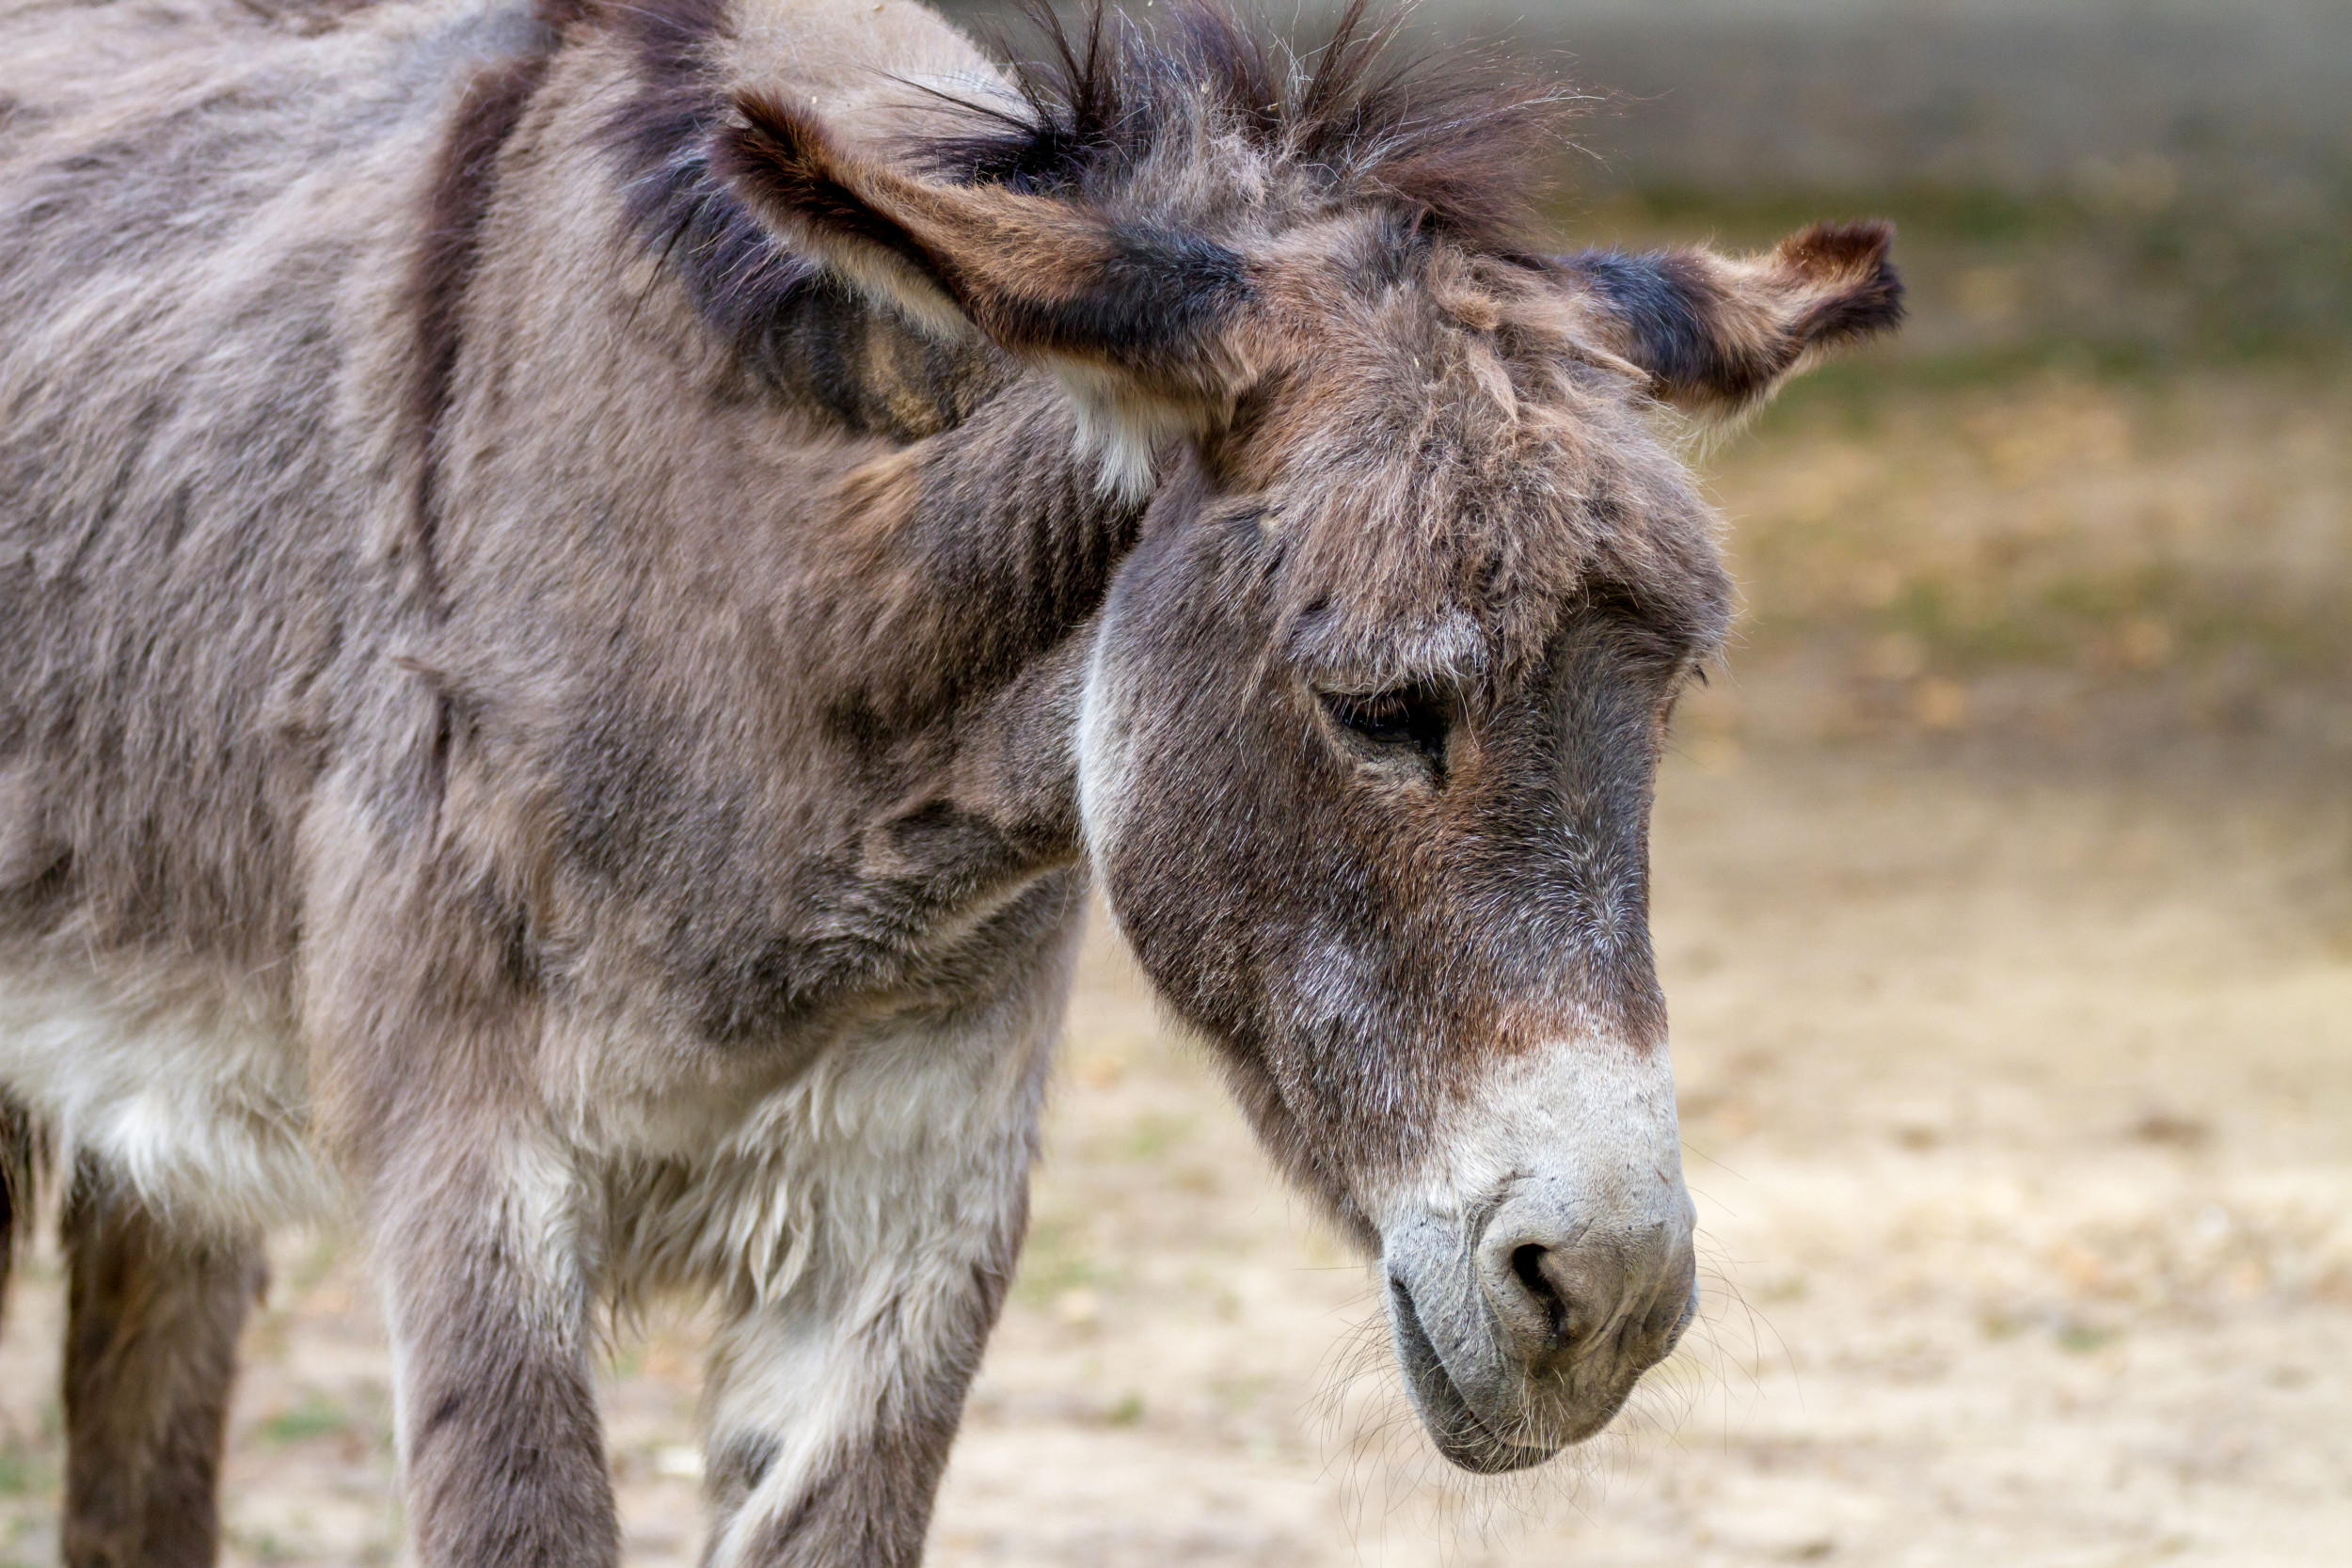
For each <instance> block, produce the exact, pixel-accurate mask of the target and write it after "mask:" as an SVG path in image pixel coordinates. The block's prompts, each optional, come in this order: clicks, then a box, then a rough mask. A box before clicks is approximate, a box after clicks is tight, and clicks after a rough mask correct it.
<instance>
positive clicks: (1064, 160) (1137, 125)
mask: <svg viewBox="0 0 2352 1568" xmlns="http://www.w3.org/2000/svg"><path fill="white" fill-rule="evenodd" d="M1024 9H1025V15H1026V18H1027V24H1028V30H1029V31H1030V33H1031V34H1032V35H1033V36H1034V39H1035V40H1036V42H1037V43H1038V44H1039V45H1041V53H1039V55H1038V57H1035V58H1025V57H1023V52H1022V51H1021V50H1020V48H1019V47H1018V46H1017V45H1016V46H1008V45H1007V44H1005V43H1004V42H1003V41H1002V40H998V41H997V53H999V54H1000V55H1006V56H1008V57H1009V62H1010V63H1009V64H1008V65H1007V67H1006V71H1007V74H1008V76H1009V80H1010V82H1011V84H1012V87H1013V89H1014V92H1015V93H1016V94H1017V97H1018V102H1017V103H1012V104H1007V103H1003V102H1001V101H1000V102H993V103H992V102H986V101H982V100H979V99H975V98H966V97H962V96H958V95H950V94H946V93H942V92H937V91H934V90H932V89H928V88H922V87H912V86H911V87H909V94H910V97H911V98H914V97H919V96H921V95H923V94H925V93H927V92H928V93H930V97H931V98H932V99H934V100H936V101H937V103H938V107H939V108H940V110H941V128H940V130H939V131H938V132H937V133H936V134H933V135H922V136H917V137H914V138H912V139H911V140H909V141H908V142H907V143H905V144H904V145H903V146H902V147H901V149H900V152H901V155H902V156H904V157H905V158H906V160H907V161H908V163H909V164H910V165H912V166H914V167H917V168H919V169H922V170H923V171H925V172H926V173H928V174H929V175H930V176H931V177H932V178H935V179H941V180H946V181H952V182H961V183H1002V184H1006V185H1009V186H1011V187H1013V188H1015V189H1019V190H1022V191H1025V192H1030V193H1036V194H1048V195H1064V196H1070V197H1073V198H1080V197H1082V198H1089V199H1095V200H1105V201H1115V200H1117V199H1118V198H1119V197H1120V195H1121V194H1122V192H1123V191H1124V188H1125V187H1126V185H1127V183H1128V182H1129V180H1130V179H1131V177H1133V176H1134V175H1135V174H1136V172H1137V170H1138V169H1139V168H1140V167H1141V166H1143V165H1144V164H1145V163H1146V162H1147V161H1148V160H1149V159H1150V158H1151V157H1152V153H1153V152H1154V151H1155V150H1160V149H1163V148H1165V147H1168V146H1169V145H1170V144H1171V143H1174V144H1179V145H1181V143H1182V142H1183V140H1184V139H1185V138H1197V137H1198V136H1199V135H1200V133H1201V132H1202V131H1203V130H1213V131H1214V132H1216V133H1218V134H1221V135H1228V136H1230V135H1236V134H1237V135H1239V136H1240V137H1241V138H1242V143H1243V145H1244V146H1245V147H1246V149H1247V150H1248V151H1249V152H1250V153H1251V154H1252V155H1254V157H1255V158H1256V159H1257V160H1259V161H1260V162H1261V163H1262V165H1263V167H1265V168H1266V169H1268V170H1269V171H1271V172H1274V173H1276V174H1277V175H1279V176H1282V177H1285V178H1287V180H1288V181H1289V182H1292V184H1293V185H1294V187H1295V188H1300V189H1302V190H1303V192H1304V194H1305V196H1306V198H1307V199H1309V200H1310V201H1311V202H1313V203H1314V204H1315V205H1317V206H1323V207H1328V206H1330V205H1333V204H1359V205H1363V206H1370V207H1378V208H1385V209H1388V210H1391V211H1393V212H1395V213H1397V214H1399V215H1401V216H1403V217H1404V218H1406V220H1407V221H1408V222H1409V223H1410V224H1413V225H1417V226H1421V227H1424V228H1426V229H1428V230H1435V231H1438V232H1442V233H1443V234H1445V235H1446V236H1447V237H1448V238H1449V239H1451V240H1452V241H1453V242H1454V244H1456V245H1461V246H1463V247H1465V248H1468V249H1471V250H1480V251H1486V252H1490V253H1495V254H1502V255H1512V256H1518V255H1519V254H1521V253H1522V252H1523V250H1524V248H1525V245H1526V243H1527V236H1528V235H1529V232H1530V230H1532V228H1533V219H1534V214H1535V211H1536V209H1537V207H1538V206H1539V204H1540V200H1541V198H1542V196H1543V194H1544V193H1545V191H1546V190H1547V189H1548V188H1549V185H1550V184H1551V182H1552V181H1553V179H1554V178H1555V177H1556V175H1557V172H1558V169H1559V166H1560V164H1561V160H1560V158H1559V151H1560V148H1561V133H1562V130H1563V127H1564V125H1565V121H1566V119H1568V118H1569V117H1570V116H1571V115H1572V114H1573V113H1574V112H1575V111H1576V109H1577V107H1578V106H1579V103H1580V102H1581V101H1580V99H1579V98H1578V96H1577V95H1575V94H1573V93H1571V92H1569V91H1567V90H1566V89H1565V87H1562V86H1561V85H1560V84H1558V83H1556V82H1552V81H1548V80H1546V79H1544V78H1543V77H1541V76H1540V75H1536V74H1532V73H1530V72H1529V71H1526V70H1525V69H1524V68H1522V67H1519V66H1517V65H1515V64H1513V63H1511V62H1506V61H1503V60H1501V59H1498V58H1496V57H1493V56H1490V55H1486V54H1484V53H1481V52H1478V51H1472V50H1456V51H1415V50H1412V49H1408V48H1406V47H1405V46H1404V45H1403V44H1402V43H1401V42H1400V38H1399V35H1400V33H1401V31H1402V29H1403V25H1404V21H1405V17H1406V11H1405V10H1404V9H1402V8H1399V9H1394V10H1389V11H1383V12H1379V13H1375V11H1374V10H1373V9H1372V0H1351V3H1350V4H1349V5H1348V6H1347V8H1345V9H1344V10H1343V12H1342V13H1341V14H1340V15H1339V17H1338V19H1337V20H1336V22H1335V23H1334V24H1333V25H1332V27H1331V29H1330V31H1329V32H1328V34H1327V37H1326V39H1325V40H1324V42H1323V43H1322V45H1321V46H1320V47H1318V48H1312V49H1300V48H1297V47H1295V46H1293V45H1291V44H1289V43H1286V42H1284V41H1282V40H1278V39H1276V38H1274V37H1273V36H1272V35H1270V34H1269V33H1268V32H1267V31H1265V30H1264V29H1263V27H1261V26H1259V25H1258V24H1254V23H1252V22H1249V21H1246V20H1244V19H1243V18H1242V17H1241V16H1239V15H1238V14H1236V12H1235V11H1234V10H1233V9H1232V8H1230V7H1229V6H1228V5H1227V4H1225V0H1178V3H1177V4H1176V5H1174V6H1173V7H1171V8H1169V15H1168V20H1167V21H1166V22H1164V23H1161V24H1158V25H1152V26H1147V25H1145V24H1139V23H1137V22H1136V21H1135V20H1134V19H1133V18H1132V17H1130V16H1129V15H1128V14H1126V13H1125V12H1123V11H1120V10H1116V9H1113V8H1111V7H1110V6H1109V5H1108V4H1107V3H1106V0H1089V4H1088V5H1087V7H1086V8H1085V9H1084V10H1083V11H1081V12H1080V13H1079V15H1078V18H1077V20H1076V21H1075V22H1074V23H1065V22H1064V21H1063V20H1062V19H1061V17H1060V16H1058V15H1057V13H1056V12H1054V11H1053V10H1052V9H1051V8H1049V7H1047V6H1046V5H1044V4H1042V3H1041V0H1028V3H1027V4H1026V5H1025V8H1024ZM725 13H726V0H648V3H642V4H639V5H635V6H630V7H627V8H620V7H615V8H612V11H611V12H609V13H608V14H610V15H611V16H612V24H613V25H614V26H615V27H616V28H617V29H619V30H620V31H621V32H622V33H623V34H624V35H625V36H627V37H628V40H629V42H630V45H631V48H632V52H633V53H634V55H635V56H636V61H637V67H638V84H637V90H636V91H635V92H634V93H633V94H632V95H631V96H630V97H629V98H628V100H627V101H626V102H625V103H623V104H622V105H621V106H620V107H619V108H618V109H617V110H616V112H615V113H614V115H613V116H612V120H611V122H610V133H611V135H612V142H613V145H614V147H615V150H616V151H617V152H618V154H619V157H620V161H621V164H622V172H623V177H624V180H625V182H626V187H627V192H628V197H627V212H628V221H629V224H630V226H631V228H632V229H633V230H635V231H636V232H637V233H638V234H639V235H640V236H641V237H642V238H643V239H644V242H645V243H646V244H647V245H649V246H650V247H651V248H652V249H653V250H654V251H655V252H656V253H657V254H658V255H660V257H662V258H663V259H664V261H665V263H666V264H667V265H669V266H670V267H671V268H672V269H673V270H674V271H675V272H676V273H677V274H678V275H679V276H680V277H681V278H682V280H683V282H684V283H685V286H686V288H687V290H688V293H689V294H690V295H691V297H692V299H693V301H694V303H695V305H696V307H697V308H698V309H700V310H701V311H702V312H703V314H704V316H705V318H706V319H707V320H708V321H709V322H710V324H711V325H713V326H714V327H715V328H716V329H718V330H719V331H720V332H721V333H722V334H723V335H724V336H726V337H728V338H730V339H732V340H734V341H736V342H738V343H739V344H740V345H743V346H745V347H749V346H751V345H753V344H755V342H756V341H758V340H759V339H760V338H761V336H762V335H763V334H764V333H765V331H766V330H767V329H768V327H769V325H771V323H773V322H774V321H775V319H776V318H777V317H778V315H779V314H781V313H783V312H787V311H788V310H790V309H793V308H795V307H796V306H804V305H805V304H806V303H807V301H808V299H809V296H810V295H811V293H814V292H815V291H817V290H818V289H819V288H820V287H822V285H821V283H820V281H819V279H818V276H817V273H816V271H815V269H814V268H813V267H812V266H811V265H810V264H809V263H808V262H807V261H805V260H804V259H803V258H801V257H799V256H797V255H795V254H794V253H793V252H792V251H790V250H789V249H788V248H787V247H786V246H785V245H781V244H779V243H778V242H777V241H776V240H775V239H774V237H773V236H772V235H771V234H770V233H769V231H768V230H766V229H764V228H763V227H762V226H761V225H760V224H759V223H758V222H757V221H756V220H755V218H754V217H753V216H752V215H751V214H750V213H749V212H747V211H746V210H745V209H744V207H743V205H742V204H741V202H740V201H739V200H738V199H737V198H736V197H735V196H734V195H733V193H731V192H729V191H728V190H726V189H725V188H724V187H723V185H722V184H721V183H720V182H719V181H718V180H717V179H716V178H715V177H714V176H713V175H712V173H711V170H710V167H709V164H708V159H707V149H708V145H709V141H710V137H711V135H712V133H713V131H714V130H715V129H716V128H717V127H718V126H719V125H720V124H721V123H722V121H723V119H724V117H725V116H726V114H727V112H728V100H727V85H726V84H725V83H723V82H722V81H720V80H719V79H718V77H717V74H716V72H715V71H713V70H712V69H711V67H710V62H709V60H708V57H707V44H708V42H709V40H711V38H712V37H713V36H714V35H715V34H717V33H718V32H720V31H721V30H722V29H723V28H724V26H725V25H726V14H725ZM1204 122H1206V123H1204ZM1159 215H1161V216H1163V217H1183V216H1186V215H1189V214H1159ZM1302 215H1303V214H1302Z"/></svg>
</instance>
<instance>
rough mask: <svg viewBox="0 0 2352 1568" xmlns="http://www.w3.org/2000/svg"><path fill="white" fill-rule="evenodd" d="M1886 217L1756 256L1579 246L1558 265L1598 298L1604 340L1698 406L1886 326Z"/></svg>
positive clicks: (1745, 404) (1890, 313)
mask: <svg viewBox="0 0 2352 1568" xmlns="http://www.w3.org/2000/svg"><path fill="white" fill-rule="evenodd" d="M1894 240H1895V228H1894V225H1892V224H1888V223H1850V224H1826V223H1825V224H1816V225H1815V226H1814V227H1812V228H1810V229H1807V230H1803V231H1802V232H1799V233H1795V234H1791V235H1790V236H1788V238H1787V239H1785V240H1783V241H1781V242H1780V244H1778V245H1774V246H1773V247H1772V250H1771V251H1769V252H1768V253H1766V254H1764V255H1762V256H1749V257H1727V256H1720V255H1717V254H1716V253H1715V252H1713V251H1710V250H1698V249H1691V250H1659V251H1651V252H1649V253H1648V254H1646V255H1641V256H1629V255H1626V254H1624V253H1623V252H1620V251H1610V250H1588V251H1585V252H1583V253H1582V254H1581V255H1577V256H1570V257H1565V258H1564V259H1563V260H1562V261H1561V263H1560V264H1561V266H1562V267H1563V268H1564V269H1565V271H1566V272H1567V273H1568V275H1569V276H1570V277H1572V278H1573V279H1574V280H1575V281H1576V283H1577V284H1578V286H1579V287H1581V289H1583V290H1585V291H1587V292H1588V293H1590V294H1591V296H1592V298H1593V301H1594V303H1595V304H1596V305H1597V307H1598V309H1597V311H1596V316H1597V322H1598V325H1599V327H1600V332H1601V336H1602V339H1603V346H1605V347H1606V348H1608V349H1609V351H1610V352H1611V353H1613V354H1615V355H1617V356H1619V357H1621V358H1624V359H1627V360H1629V361H1630V362H1631V363H1633V364H1634V365H1635V366H1637V367H1639V368H1640V369H1641V370H1643V371H1645V372H1647V373H1648V375H1649V377H1650V390H1651V391H1652V393H1654V394H1655V395H1656V396H1658V397H1660V398H1661V399H1663V400H1664V401H1666V402H1668V403H1671V404H1675V405H1676V406H1677V407H1679V408H1682V409H1684V410H1685V411H1687V412H1690V413H1693V414H1697V415H1700V416H1702V417H1709V418H1721V417H1725V416H1730V415H1736V414H1738V413H1740V411H1742V410H1744V409H1747V408H1750V407H1752V406H1754V405H1755V404H1757V403H1759V402H1761V401H1762V400H1763V399H1765V398H1767V397H1770V396H1771V395H1772V392H1773V391H1774V389H1776V388H1778V387H1779V386H1780V384H1781V383H1782V382H1783V381H1785V380H1786V379H1787V378H1788V376H1789V375H1791V374H1793V373H1794V372H1797V371H1799V370H1802V369H1804V366H1805V364H1806V363H1807V361H1808V357H1809V356H1812V355H1813V354H1814V353H1816V352H1817V351H1819V350H1821V349H1826V348H1829V347H1832V346H1834V345H1836V344H1838V343H1842V342H1846V341H1851V340H1853V339H1858V338H1867V337H1870V336H1872V335H1874V334H1876V333H1880V332H1885V331H1890V330H1892V329H1893V328H1894V327H1895V325H1897V324H1898V323H1899V322H1900V321H1901V320H1902V315H1903V285H1902V279H1901V278H1900V277H1898V276H1897V275H1896V272H1895V267H1894V263H1893V262H1891V261H1888V260H1887V257H1886V252H1887V248H1888V246H1890V245H1892V244H1893V243H1894Z"/></svg>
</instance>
